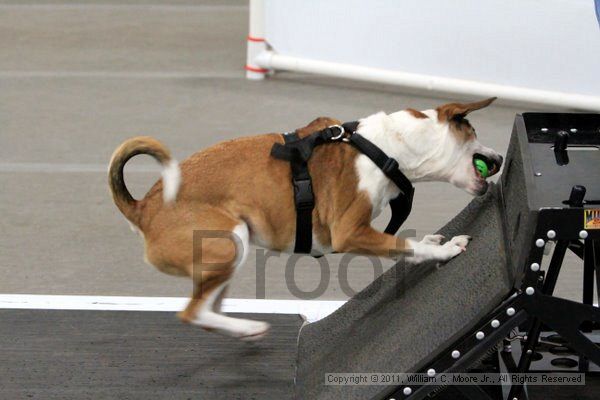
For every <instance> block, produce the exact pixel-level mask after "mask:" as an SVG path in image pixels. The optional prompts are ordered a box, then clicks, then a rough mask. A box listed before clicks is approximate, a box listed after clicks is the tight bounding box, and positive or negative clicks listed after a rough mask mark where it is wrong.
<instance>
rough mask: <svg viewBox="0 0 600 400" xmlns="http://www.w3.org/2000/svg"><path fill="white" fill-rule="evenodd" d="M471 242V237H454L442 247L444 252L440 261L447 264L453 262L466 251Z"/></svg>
mask: <svg viewBox="0 0 600 400" xmlns="http://www.w3.org/2000/svg"><path fill="white" fill-rule="evenodd" d="M470 240H471V236H468V235H459V236H454V237H453V238H452V239H450V240H449V241H448V242H446V243H444V244H443V245H442V246H440V247H441V250H442V251H441V254H440V257H439V260H438V261H442V262H445V261H448V260H451V259H453V258H454V257H456V256H457V255H459V254H460V253H462V252H464V251H466V250H467V245H468V244H469V241H470Z"/></svg>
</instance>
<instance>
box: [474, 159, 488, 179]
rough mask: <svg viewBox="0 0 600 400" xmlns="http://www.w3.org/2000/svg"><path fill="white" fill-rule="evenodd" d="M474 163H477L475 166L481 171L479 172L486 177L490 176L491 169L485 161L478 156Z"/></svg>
mask: <svg viewBox="0 0 600 400" xmlns="http://www.w3.org/2000/svg"><path fill="white" fill-rule="evenodd" d="M473 164H475V168H476V169H477V171H479V174H480V175H481V176H482V177H483V178H484V179H485V178H487V177H488V175H489V173H490V171H489V170H488V166H487V164H486V163H485V161H483V160H481V159H479V158H476V159H475V161H473Z"/></svg>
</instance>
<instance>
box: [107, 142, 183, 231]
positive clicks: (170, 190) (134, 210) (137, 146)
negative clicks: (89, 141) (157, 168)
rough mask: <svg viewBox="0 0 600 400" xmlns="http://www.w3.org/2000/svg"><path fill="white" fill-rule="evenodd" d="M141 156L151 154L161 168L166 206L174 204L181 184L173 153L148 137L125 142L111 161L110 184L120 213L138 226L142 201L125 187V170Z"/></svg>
mask: <svg viewBox="0 0 600 400" xmlns="http://www.w3.org/2000/svg"><path fill="white" fill-rule="evenodd" d="M138 154H148V155H149V156H152V157H154V158H155V159H156V161H158V162H159V163H160V164H161V165H162V167H163V170H162V183H163V201H164V202H165V203H170V202H173V201H175V199H176V198H177V192H178V191H179V185H180V183H181V171H180V169H179V164H178V163H177V161H176V160H174V159H173V158H171V153H170V152H169V150H168V149H167V148H166V147H165V145H163V144H162V143H161V142H159V141H158V140H156V139H154V138H151V137H148V136H137V137H134V138H131V139H128V140H126V141H125V142H123V144H121V145H120V146H119V147H118V148H117V149H116V150H115V152H114V153H113V155H112V158H111V160H110V165H109V167H108V185H109V187H110V190H111V192H112V196H113V200H114V201H115V204H116V205H117V207H118V208H119V210H121V212H122V213H123V215H124V216H125V218H127V219H128V220H129V221H131V222H132V223H134V224H136V225H138V220H139V207H138V204H139V202H138V201H137V200H135V199H134V198H133V197H132V196H131V193H129V191H128V190H127V187H126V186H125V180H124V178H123V168H124V167H125V164H126V163H127V161H129V159H130V158H132V157H134V156H136V155H138Z"/></svg>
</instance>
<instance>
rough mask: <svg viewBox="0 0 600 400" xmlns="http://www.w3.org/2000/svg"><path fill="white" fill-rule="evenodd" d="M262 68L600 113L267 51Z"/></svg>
mask: <svg viewBox="0 0 600 400" xmlns="http://www.w3.org/2000/svg"><path fill="white" fill-rule="evenodd" d="M254 62H255V63H256V64H257V65H258V66H259V67H262V68H265V69H269V70H271V69H274V70H286V71H294V72H304V73H310V74H321V75H327V76H334V77H340V78H347V79H354V80H359V81H366V82H377V83H387V84H391V85H397V86H403V87H408V88H414V89H422V90H427V91H436V92H448V93H459V94H467V95H473V96H479V97H491V96H497V97H498V98H500V99H502V100H511V101H518V102H525V103H535V104H542V105H548V106H558V107H567V108H574V109H579V110H591V111H600V97H595V96H587V95H580V94H576V93H562V92H551V91H545V90H538V89H529V88H523V87H516V86H505V85H499V84H494V83H485V82H477V81H470V80H464V79H454V78H445V77H439V76H431V75H421V74H413V73H408V72H401V71H392V70H386V69H380V68H371V67H360V66H356V65H348V64H340V63H334V62H327V61H317V60H309V59H302V58H297V57H290V56H284V55H280V54H277V53H274V52H272V51H264V52H263V53H261V54H259V55H258V56H257V57H256V58H254Z"/></svg>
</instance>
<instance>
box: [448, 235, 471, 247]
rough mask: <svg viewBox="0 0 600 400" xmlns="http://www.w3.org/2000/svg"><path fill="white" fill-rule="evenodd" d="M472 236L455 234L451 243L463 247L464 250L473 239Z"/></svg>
mask: <svg viewBox="0 0 600 400" xmlns="http://www.w3.org/2000/svg"><path fill="white" fill-rule="evenodd" d="M471 239H472V238H471V236H469V235H459V236H454V237H453V238H452V239H451V240H450V243H452V244H454V245H456V246H458V247H460V248H461V249H462V251H466V250H467V245H468V244H469V242H470V241H471Z"/></svg>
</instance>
